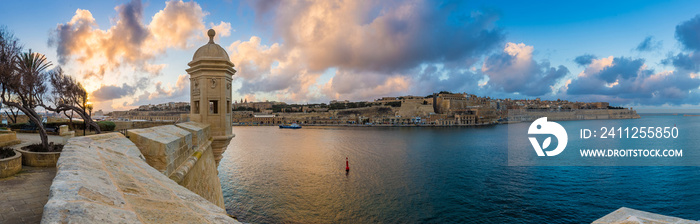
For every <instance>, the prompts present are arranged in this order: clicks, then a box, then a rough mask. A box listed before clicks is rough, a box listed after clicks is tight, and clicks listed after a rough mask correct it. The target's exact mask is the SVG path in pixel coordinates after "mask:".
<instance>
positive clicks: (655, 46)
mask: <svg viewBox="0 0 700 224" xmlns="http://www.w3.org/2000/svg"><path fill="white" fill-rule="evenodd" d="M661 47H662V43H661V41H654V37H652V36H647V37H646V38H644V40H643V41H642V42H641V43H639V45H637V48H635V50H637V51H641V52H644V51H655V50H659V49H661Z"/></svg>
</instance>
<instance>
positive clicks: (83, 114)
mask: <svg viewBox="0 0 700 224" xmlns="http://www.w3.org/2000/svg"><path fill="white" fill-rule="evenodd" d="M44 108H46V109H47V110H53V111H66V110H72V111H74V112H76V113H78V116H80V117H81V118H83V122H84V123H85V124H87V125H90V127H92V128H94V129H95V133H96V134H101V133H102V130H100V126H99V125H97V123H96V122H95V121H93V120H92V117H90V115H89V114H88V113H87V112H85V111H84V110H82V109H81V108H80V107H76V106H71V105H67V104H60V105H58V106H57V107H56V109H52V108H48V107H44Z"/></svg>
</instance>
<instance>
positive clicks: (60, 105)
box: [42, 67, 102, 134]
mask: <svg viewBox="0 0 700 224" xmlns="http://www.w3.org/2000/svg"><path fill="white" fill-rule="evenodd" d="M49 76H50V78H49V79H50V82H51V86H52V87H53V90H52V91H51V95H52V98H51V99H50V101H51V103H52V104H53V105H54V106H55V107H51V106H49V105H45V104H42V107H44V108H46V109H47V110H50V111H54V112H56V113H61V112H65V111H73V112H75V113H77V114H78V116H80V117H81V118H83V121H85V122H86V124H87V125H89V126H90V127H92V128H93V129H94V130H95V133H97V134H100V133H102V130H101V129H100V126H99V125H98V124H97V123H95V121H94V120H92V117H91V116H90V114H89V113H88V112H87V111H86V110H92V105H89V104H87V98H88V94H87V91H85V88H84V87H83V85H82V84H80V82H78V81H76V80H75V79H74V78H73V77H71V76H69V75H66V74H64V73H63V69H61V67H58V68H56V69H54V70H53V71H51V72H50V75H49Z"/></svg>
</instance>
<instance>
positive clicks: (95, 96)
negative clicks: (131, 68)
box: [90, 83, 136, 101]
mask: <svg viewBox="0 0 700 224" xmlns="http://www.w3.org/2000/svg"><path fill="white" fill-rule="evenodd" d="M134 92H136V88H135V87H133V86H130V85H127V84H126V83H125V84H122V86H116V85H108V86H101V87H100V88H99V89H97V90H95V91H93V92H92V94H90V96H92V98H91V100H97V101H106V100H113V99H119V98H122V97H124V96H128V95H131V94H134Z"/></svg>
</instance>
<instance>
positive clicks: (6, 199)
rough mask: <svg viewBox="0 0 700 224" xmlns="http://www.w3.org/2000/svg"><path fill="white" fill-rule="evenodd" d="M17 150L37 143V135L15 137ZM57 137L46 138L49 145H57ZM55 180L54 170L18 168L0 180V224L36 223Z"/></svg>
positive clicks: (26, 134) (58, 139)
mask: <svg viewBox="0 0 700 224" xmlns="http://www.w3.org/2000/svg"><path fill="white" fill-rule="evenodd" d="M17 138H18V139H19V140H21V141H22V143H20V144H17V145H12V146H10V147H12V148H21V147H24V146H26V145H29V144H33V143H39V142H41V140H40V139H39V134H35V133H17ZM62 140H63V138H61V137H60V136H55V135H49V142H54V143H61V142H62ZM55 176H56V168H55V167H29V166H22V171H20V172H19V173H17V174H15V175H14V176H12V177H7V178H2V179H0V223H3V224H4V223H39V222H41V215H42V213H43V212H44V205H45V204H46V202H47V201H48V200H49V188H51V182H52V181H53V178H54V177H55Z"/></svg>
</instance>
